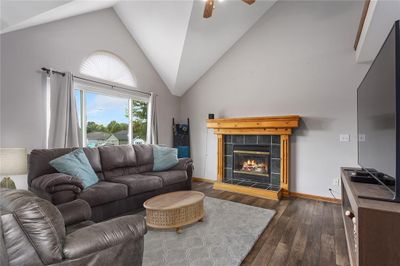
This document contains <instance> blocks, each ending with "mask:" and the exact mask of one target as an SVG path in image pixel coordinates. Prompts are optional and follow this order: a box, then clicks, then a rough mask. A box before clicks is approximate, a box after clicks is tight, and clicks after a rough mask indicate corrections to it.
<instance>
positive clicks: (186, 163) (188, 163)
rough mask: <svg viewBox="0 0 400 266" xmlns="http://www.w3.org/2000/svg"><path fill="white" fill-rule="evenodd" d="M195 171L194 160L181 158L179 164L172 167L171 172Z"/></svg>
mask: <svg viewBox="0 0 400 266" xmlns="http://www.w3.org/2000/svg"><path fill="white" fill-rule="evenodd" d="M189 169H190V170H193V160H192V158H179V159H178V164H177V165H175V166H174V167H172V168H171V169H170V170H186V171H188V170H189Z"/></svg>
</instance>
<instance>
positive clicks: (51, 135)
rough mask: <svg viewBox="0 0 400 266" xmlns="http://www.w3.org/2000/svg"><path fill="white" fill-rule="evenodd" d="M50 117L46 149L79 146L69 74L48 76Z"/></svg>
mask: <svg viewBox="0 0 400 266" xmlns="http://www.w3.org/2000/svg"><path fill="white" fill-rule="evenodd" d="M49 82H50V88H49V93H50V97H49V99H50V103H48V104H50V114H48V115H50V117H49V119H48V121H49V123H50V124H49V126H48V141H47V144H48V148H69V147H79V146H81V137H80V129H79V120H78V113H77V110H76V103H75V96H74V81H73V76H72V74H71V73H70V72H67V73H65V75H64V76H62V75H60V74H50V81H49Z"/></svg>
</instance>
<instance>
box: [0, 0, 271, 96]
mask: <svg viewBox="0 0 400 266" xmlns="http://www.w3.org/2000/svg"><path fill="white" fill-rule="evenodd" d="M275 2H276V0H257V1H256V2H255V3H254V4H253V5H251V6H249V5H247V4H245V3H243V2H242V1H241V0H225V1H216V3H215V5H216V8H215V10H214V12H213V16H212V17H211V18H208V19H204V18H203V10H204V5H205V2H204V1H198V0H181V1H179V0H175V1H170V0H159V1H145V0H143V1H133V0H132V1H118V0H102V1H87V0H86V1H83V0H70V1H66V0H57V1H46V0H45V1H15V0H2V7H1V25H0V26H1V28H0V29H1V33H5V32H10V31H14V30H19V29H23V28H27V27H31V26H35V25H39V24H43V23H47V22H51V21H55V20H59V19H63V18H67V17H71V16H75V15H79V14H83V13H87V12H91V11H95V10H99V9H104V8H108V7H111V6H112V7H113V8H114V10H115V12H116V13H117V14H118V16H119V17H120V19H121V21H122V22H123V23H124V24H125V26H126V27H127V29H128V30H129V32H130V33H131V35H132V36H133V38H134V39H135V40H136V42H137V43H138V44H139V46H140V47H141V48H142V50H143V52H144V53H145V55H146V56H147V57H148V59H149V60H150V62H151V63H152V64H153V66H154V68H155V69H156V71H157V72H158V73H159V75H160V77H161V78H162V79H163V81H164V82H165V84H166V85H167V87H168V88H169V89H170V91H171V93H172V94H174V95H177V96H181V95H183V94H184V93H185V92H186V91H187V90H188V89H189V88H190V87H191V86H192V85H193V84H194V83H195V82H196V81H197V80H198V79H199V78H200V77H201V76H202V75H203V74H204V73H206V72H207V70H208V69H209V68H210V67H212V66H213V65H214V63H215V62H217V60H218V59H219V58H220V57H221V56H222V55H223V54H224V53H225V52H227V51H228V50H229V48H230V47H232V46H233V45H234V44H235V42H236V41H237V40H239V39H240V38H241V37H242V36H243V34H244V33H245V32H246V31H248V30H249V29H250V28H251V27H252V26H253V25H254V23H255V22H256V21H257V20H258V19H259V18H260V17H261V16H262V15H263V14H264V13H265V12H266V11H267V10H268V9H269V8H271V7H272V5H273V4H274V3H275Z"/></svg>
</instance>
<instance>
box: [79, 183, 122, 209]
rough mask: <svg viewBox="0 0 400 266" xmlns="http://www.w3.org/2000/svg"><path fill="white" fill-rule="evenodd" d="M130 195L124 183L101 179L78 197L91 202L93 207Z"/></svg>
mask: <svg viewBox="0 0 400 266" xmlns="http://www.w3.org/2000/svg"><path fill="white" fill-rule="evenodd" d="M126 197H128V188H127V186H125V185H124V184H119V183H112V182H106V181H100V182H99V183H97V184H95V185H93V186H91V187H89V188H88V189H86V190H84V191H82V192H81V193H80V194H79V196H78V198H80V199H83V200H85V201H87V203H89V205H90V206H91V207H94V206H97V205H101V204H104V203H108V202H111V201H115V200H120V199H124V198H126Z"/></svg>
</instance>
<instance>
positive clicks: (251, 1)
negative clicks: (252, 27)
mask: <svg viewBox="0 0 400 266" xmlns="http://www.w3.org/2000/svg"><path fill="white" fill-rule="evenodd" d="M242 1H243V2H245V3H246V4H249V5H251V4H254V2H255V1H256V0H242Z"/></svg>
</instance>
